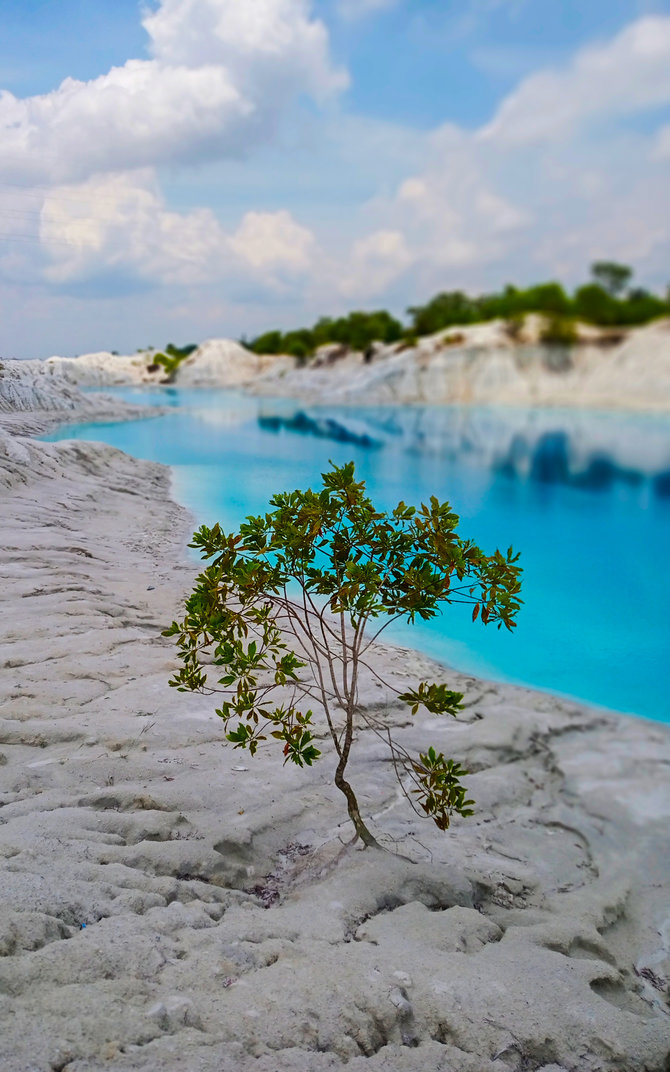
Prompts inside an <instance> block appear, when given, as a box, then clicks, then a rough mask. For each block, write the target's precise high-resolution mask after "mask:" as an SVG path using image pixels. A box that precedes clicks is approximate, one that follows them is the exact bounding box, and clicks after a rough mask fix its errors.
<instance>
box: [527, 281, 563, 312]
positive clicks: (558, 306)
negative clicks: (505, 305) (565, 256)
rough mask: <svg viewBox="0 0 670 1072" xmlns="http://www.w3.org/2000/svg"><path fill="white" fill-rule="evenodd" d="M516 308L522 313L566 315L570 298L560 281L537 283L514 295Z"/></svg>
mask: <svg viewBox="0 0 670 1072" xmlns="http://www.w3.org/2000/svg"><path fill="white" fill-rule="evenodd" d="M516 303H517V308H519V310H520V311H522V312H524V313H551V314H553V315H554V316H566V315H567V314H568V313H569V312H570V304H571V303H570V299H569V297H568V295H567V294H566V293H565V291H564V289H563V287H562V286H561V284H560V283H554V282H550V283H539V284H538V285H537V286H534V287H529V289H528V290H522V291H520V292H519V293H518V294H517V295H516Z"/></svg>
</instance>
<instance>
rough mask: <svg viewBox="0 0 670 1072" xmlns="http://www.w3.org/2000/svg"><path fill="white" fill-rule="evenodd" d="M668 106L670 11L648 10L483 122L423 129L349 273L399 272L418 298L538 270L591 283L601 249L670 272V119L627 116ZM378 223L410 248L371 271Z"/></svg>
mask: <svg viewBox="0 0 670 1072" xmlns="http://www.w3.org/2000/svg"><path fill="white" fill-rule="evenodd" d="M668 104H670V18H669V17H655V18H651V17H649V18H642V19H639V20H638V21H636V22H635V23H633V24H631V25H630V26H628V27H626V28H625V29H624V30H623V31H621V32H620V33H619V34H618V35H617V36H616V37H614V38H613V39H612V40H610V41H608V42H604V43H602V44H600V45H598V46H594V47H591V48H588V49H584V50H582V51H580V52H579V53H578V54H577V55H576V56H575V58H574V59H573V61H572V62H571V63H570V64H568V65H567V66H566V67H565V68H564V69H563V70H560V71H552V70H548V71H541V72H538V73H536V74H534V75H533V76H532V77H530V78H527V79H525V80H524V81H522V82H521V84H520V85H519V86H518V87H517V88H516V89H515V90H514V91H513V92H512V93H511V94H510V95H509V96H508V97H507V99H506V100H504V101H503V102H502V104H501V105H500V107H499V108H498V110H497V112H496V114H495V115H494V117H493V119H492V120H491V122H490V123H488V124H487V125H486V126H484V127H483V128H481V129H480V130H476V131H474V132H471V131H467V130H463V129H461V128H459V127H456V126H454V125H451V124H447V125H445V126H443V127H442V128H440V129H439V130H437V131H435V132H433V133H432V134H431V135H428V136H427V138H426V143H425V146H424V153H423V162H422V165H421V166H420V167H418V168H416V170H414V172H413V173H412V174H409V175H408V176H407V177H406V178H405V179H404V181H402V182H401V183H400V184H399V185H398V187H397V189H396V191H395V193H394V194H393V195H392V196H391V197H388V198H380V199H377V200H376V201H375V202H374V204H373V206H372V209H371V210H372V211H373V213H374V215H375V224H376V227H375V229H374V230H373V231H372V232H371V234H370V236H369V238H368V239H360V238H357V239H356V240H355V241H354V242H353V243H352V246H351V250H350V254H349V260H348V269H347V276H346V278H348V279H350V280H356V279H359V280H360V281H361V286H363V285H364V283H365V281H367V292H368V293H372V292H374V293H375V294H377V295H378V296H381V295H382V294H383V293H384V291H385V289H387V287H388V286H389V285H390V284H392V283H393V282H394V281H397V280H399V279H402V278H404V284H403V285H404V286H405V287H406V288H407V289H408V291H409V290H412V291H413V292H414V293H416V294H418V295H421V294H424V295H425V294H426V293H430V291H431V290H434V289H437V288H443V287H449V286H455V287H462V286H466V285H470V286H474V287H477V286H486V285H487V281H488V280H490V281H491V282H492V283H493V285H500V283H501V282H502V281H503V280H504V279H509V278H516V279H519V280H521V281H523V280H524V279H526V280H529V279H530V278H533V277H535V278H537V275H538V273H542V274H545V273H546V274H547V275H550V274H556V275H558V276H559V277H562V278H564V279H567V280H568V281H569V280H575V279H578V278H582V279H583V278H584V272H585V270H586V269H587V266H588V264H589V263H590V262H591V261H592V260H594V259H597V258H599V257H603V256H607V257H614V258H620V259H623V260H630V261H632V262H633V263H634V264H638V265H642V266H644V267H646V269H647V271H648V272H649V273H650V274H653V273H659V274H660V272H661V271H667V267H663V265H664V258H665V261H667V248H668V242H670V211H668V209H667V208H666V204H667V200H668V199H667V187H668V181H669V180H670V170H669V165H668V161H670V127H669V126H667V125H666V126H662V127H661V128H660V129H659V130H658V131H652V132H651V133H646V132H644V131H639V130H636V129H635V128H634V127H631V126H630V125H629V124H628V123H627V122H626V120H627V119H628V117H630V116H632V115H634V114H638V113H644V112H648V111H650V110H653V109H655V108H657V107H659V106H664V105H665V106H667V105H668ZM664 190H665V191H666V193H665V194H664V193H663V191H664ZM368 211H370V209H369V210H368ZM379 233H387V234H390V233H392V234H394V235H395V236H396V237H395V241H396V243H397V248H398V249H401V248H402V250H403V256H402V257H394V256H393V254H392V251H391V250H389V254H388V256H387V258H386V261H385V264H386V271H385V272H382V271H374V270H371V271H370V272H369V273H366V272H365V271H364V270H363V271H361V264H364V263H365V260H366V251H367V249H368V246H367V244H366V243H368V242H369V243H370V249H371V250H373V249H374V248H375V243H376V241H377V239H376V235H378V234H379ZM408 268H409V271H408ZM345 285H347V286H348V285H349V284H345Z"/></svg>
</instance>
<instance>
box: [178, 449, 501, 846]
mask: <svg viewBox="0 0 670 1072" xmlns="http://www.w3.org/2000/svg"><path fill="white" fill-rule="evenodd" d="M270 507H271V509H270V511H269V512H268V513H265V514H264V515H263V516H260V517H249V518H247V520H246V522H245V523H244V524H243V525H241V526H240V530H239V532H236V533H231V534H226V533H224V532H222V531H221V529H220V527H219V526H218V525H215V526H214V528H208V527H207V526H203V527H202V528H201V529H200V530H199V531H198V532H197V533H196V534H195V536H194V538H193V543H192V544H191V546H192V547H195V548H198V549H199V550H200V552H201V554H202V556H203V558H204V559H207V560H210V565H208V566H207V567H206V568H205V570H204V571H203V573H201V574H200V576H199V577H198V578H197V580H196V583H195V588H194V590H193V592H192V594H191V595H190V596H189V598H188V600H187V602H186V615H185V617H184V619H183V621H181V622H173V623H172V625H171V627H170V628H169V629H167V630H166V631H165V634H164V635H165V636H171V637H174V638H175V639H176V643H177V646H178V649H179V657H180V660H181V663H182V666H181V669H180V670H179V671H178V672H177V673H176V674H175V676H174V678H173V679H172V681H171V682H170V684H171V685H172V686H173V687H175V688H177V689H179V690H180V691H182V692H186V691H196V692H201V693H207V694H215V693H222V694H223V695H224V697H225V698H224V700H223V702H222V703H221V706H220V708H219V709H218V710H217V712H216V713H217V715H218V716H219V717H220V718H221V720H222V721H223V724H224V727H225V729H226V731H227V733H226V736H227V739H228V740H229V741H230V742H232V743H233V744H234V745H235V747H236V748H243V749H248V750H249V752H250V753H251V755H252V756H253V755H254V754H255V752H256V750H257V748H258V746H259V745H260V744H261V743H262V742H265V741H266V739H267V738H268V737H271V738H274V739H275V740H277V741H278V742H279V744H280V745H281V748H282V752H283V757H284V762H285V763H286V762H288V761H291V762H292V763H295V764H297V766H299V767H302V766H304V765H307V766H311V765H312V763H313V762H314V761H315V760H317V759H318V758H319V756H320V754H321V753H320V752H319V750H318V748H317V747H316V744H315V737H314V734H313V732H312V725H313V720H314V717H315V716H314V713H313V711H312V709H311V707H310V706H307V707H306V709H305V705H309V704H311V703H313V702H314V701H316V703H317V704H318V705H319V708H320V712H319V715H318V717H319V718H323V720H324V728H326V730H327V733H328V734H329V735H330V739H331V741H332V744H333V748H334V751H335V755H336V757H337V764H336V769H335V775H334V781H335V785H336V786H337V788H338V789H340V791H341V792H342V793H343V794H344V796H345V798H346V801H347V809H348V813H349V817H350V819H351V821H352V823H353V825H354V829H355V831H356V835H357V837H359V838H360V839H361V840H362V842H363V844H364V845H367V846H370V845H376V844H377V841H376V839H375V838H374V836H373V834H372V833H371V832H370V830H369V829H368V827H367V825H366V823H365V821H364V819H363V817H362V816H361V812H360V808H359V804H358V800H357V798H356V795H355V792H354V789H353V788H352V786H351V784H350V782H349V781H348V780H347V778H346V777H345V774H346V768H347V764H348V762H349V758H350V754H351V750H352V747H354V745H355V737H356V731H357V729H359V728H363V727H367V728H369V729H370V730H371V731H372V732H374V733H375V734H377V736H378V737H379V738H380V740H382V741H383V742H384V743H385V744H386V745H387V746H388V748H389V751H390V758H391V761H392V763H393V767H394V770H395V772H396V775H397V776H398V779H399V782H400V785H401V787H402V789H403V791H404V792H405V795H406V797H407V799H408V800H409V801H410V803H412V805H413V807H414V808H415V810H418V813H419V814H421V813H423V814H424V815H426V816H430V817H431V818H432V819H433V820H434V822H435V823H436V824H437V826H438V827H439V828H440V829H441V830H446V829H447V827H448V826H449V823H450V820H451V817H452V815H453V814H455V813H456V814H459V815H464V816H467V815H470V814H472V812H471V805H472V803H473V801H471V800H469V799H468V798H467V796H466V789H465V787H464V786H463V785H462V783H461V777H462V776H463V775H464V774H465V773H466V772H465V771H463V770H462V769H461V767H460V766H459V765H458V764H457V763H455V762H454V761H453V760H451V759H445V757H444V755H443V753H441V752H437V751H436V750H435V749H434V748H432V747H431V748H428V749H427V750H426V751H425V752H422V753H420V754H419V755H418V756H412V755H410V753H409V752H408V751H407V750H406V749H405V748H404V747H403V746H402V745H401V744H399V743H397V742H396V741H395V740H394V738H393V736H392V733H391V730H390V728H389V726H388V724H387V722H386V720H385V719H384V715H383V714H379V713H378V712H376V711H372V710H370V709H368V708H366V707H365V706H363V705H362V704H361V703H360V700H359V683H360V680H361V678H362V677H363V675H368V676H370V677H371V678H372V679H376V680H381V679H380V678H379V672H378V669H377V668H376V667H375V666H374V665H373V662H371V661H370V659H371V656H370V647H371V645H372V644H373V643H374V641H375V640H376V639H377V638H378V637H379V635H380V634H381V633H382V632H383V630H384V629H385V628H386V627H387V626H388V625H389V624H390V623H391V622H393V621H396V620H397V619H400V618H404V619H406V620H407V621H408V622H409V623H414V622H415V621H416V620H417V619H430V618H433V617H435V615H436V614H437V613H438V612H439V610H440V609H441V607H443V606H444V605H446V604H449V603H470V604H471V605H472V607H473V611H472V619H473V621H474V620H475V619H476V618H477V617H480V618H481V620H482V622H484V623H485V624H487V623H488V624H490V623H494V622H495V623H497V625H498V628H500V627H501V626H503V625H504V626H505V627H506V628H507V629H510V630H511V629H512V628H513V627H514V625H515V617H516V614H517V611H518V610H519V606H520V599H519V590H520V582H519V575H520V572H521V571H520V567H519V566H518V565H517V560H518V555H514V554H513V552H512V549H511V548H510V549H509V551H508V552H507V553H506V554H502V553H501V552H500V551H495V552H494V553H493V554H492V555H490V556H489V555H485V554H484V552H483V551H481V550H480V549H479V547H477V546H476V545H475V544H474V543H472V541H470V540H464V539H462V538H461V537H460V536H458V535H457V532H456V527H457V525H458V517H457V515H456V514H454V513H453V512H452V511H451V508H450V506H449V504H448V503H440V502H438V500H437V499H436V498H434V497H433V498H431V500H430V504H429V505H424V506H421V507H420V508H419V509H418V510H416V509H415V508H414V507H409V506H406V505H405V503H403V502H401V503H398V505H397V507H396V508H395V509H394V510H393V511H392V512H390V513H386V512H384V511H381V510H378V509H376V507H375V506H373V504H372V502H371V500H370V499H369V498H368V496H367V495H366V493H365V484H364V483H362V482H357V481H356V479H355V474H354V464H353V462H350V463H348V464H347V465H343V466H341V467H337V466H336V467H334V468H333V469H332V470H331V471H330V472H328V473H324V474H323V485H322V487H320V488H317V490H316V491H312V490H308V491H292V492H282V493H281V494H278V495H275V496H274V498H273V499H272V500H271V501H270ZM378 620H381V621H382V624H381V625H380V626H377V621H378ZM373 622H374V623H375V626H374V627H373ZM370 631H372V636H369V635H368V633H369V632H370ZM211 678H214V683H211ZM385 684H386V685H387V686H388V688H389V690H390V691H393V692H395V693H396V695H397V698H398V699H400V700H401V701H402V702H403V703H405V704H407V705H408V706H409V707H410V709H411V711H412V714H416V712H417V711H418V709H419V707H423V708H425V709H426V710H427V711H429V712H431V713H432V714H434V715H440V714H451V715H455V714H456V713H457V712H458V711H459V709H460V707H461V701H462V699H463V696H462V694H461V693H459V692H454V691H451V690H450V689H449V688H448V687H447V685H446V684H435V683H430V682H425V681H423V682H420V683H418V685H417V687H416V688H410V689H408V690H407V691H406V692H402V693H400V692H399V690H397V689H394V688H392V686H391V685H390V684H389V683H388V682H385ZM277 693H278V694H279V695H277Z"/></svg>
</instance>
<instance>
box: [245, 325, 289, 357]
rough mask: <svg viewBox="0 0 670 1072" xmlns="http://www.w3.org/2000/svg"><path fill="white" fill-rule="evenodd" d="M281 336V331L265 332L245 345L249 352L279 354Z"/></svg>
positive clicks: (280, 350) (281, 341)
mask: <svg viewBox="0 0 670 1072" xmlns="http://www.w3.org/2000/svg"><path fill="white" fill-rule="evenodd" d="M282 343H283V336H282V333H281V331H266V332H265V334H264V335H259V336H258V338H257V339H254V340H253V342H250V343H247V346H248V347H249V349H250V350H253V351H254V353H257V354H281V353H282Z"/></svg>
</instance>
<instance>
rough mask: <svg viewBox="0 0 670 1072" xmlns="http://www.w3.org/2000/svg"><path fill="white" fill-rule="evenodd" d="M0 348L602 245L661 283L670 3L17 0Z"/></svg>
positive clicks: (286, 320) (69, 342)
mask: <svg viewBox="0 0 670 1072" xmlns="http://www.w3.org/2000/svg"><path fill="white" fill-rule="evenodd" d="M0 31H1V32H0V137H1V138H2V141H1V142H0V144H2V145H3V151H2V153H0V355H2V356H20V357H28V356H47V355H49V354H51V353H56V352H60V353H80V352H84V351H86V350H91V349H103V348H113V349H117V350H134V349H135V348H136V347H137V346H141V345H146V344H148V343H155V344H157V345H158V344H163V343H164V342H166V341H167V340H168V339H173V340H174V341H181V342H188V341H198V340H200V339H203V338H205V337H211V336H214V335H234V336H238V335H241V334H247V335H251V334H254V333H255V332H258V331H261V330H264V329H265V328H268V327H273V326H283V327H288V326H290V325H295V324H299V323H304V322H307V321H312V320H313V319H315V318H316V317H317V316H319V315H321V314H324V313H337V312H340V311H344V310H346V309H350V308H353V307H366V308H373V307H380V306H388V307H391V308H393V309H394V311H396V312H402V310H403V309H404V308H405V307H406V306H407V305H409V304H411V303H412V302H416V301H420V300H424V299H426V298H428V297H429V296H430V295H431V294H432V293H435V292H436V291H437V290H439V289H445V288H450V287H466V288H471V289H473V290H484V289H487V288H493V287H497V286H500V285H502V284H504V283H505V282H506V281H508V280H514V281H518V282H520V283H524V282H529V281H531V280H538V279H544V278H552V277H558V278H561V279H562V280H563V281H564V282H565V283H566V284H568V285H572V284H574V283H577V282H578V281H580V280H581V279H583V278H584V277H585V275H586V273H587V271H588V264H589V263H590V262H591V261H592V260H593V259H596V258H600V257H616V258H619V259H623V260H625V261H626V262H628V263H631V264H633V265H634V266H635V269H636V272H637V276H638V279H639V281H640V282H641V283H644V284H646V285H649V286H653V287H656V288H663V287H665V285H666V284H667V283H668V282H669V281H670V255H669V254H670V211H669V209H668V207H667V206H668V203H669V202H670V197H668V191H669V182H668V180H669V179H670V3H665V2H654V0H608V2H607V3H606V2H604V0H589V3H588V4H585V3H584V2H583V0H581V2H577V0H460V2H459V3H449V2H445V0H154V2H153V3H152V4H150V5H140V4H138V3H137V2H136V0H114V2H112V0H96V3H95V4H94V5H93V4H91V3H90V0H21V2H18V0H5V2H4V3H3V5H2V12H1V13H0Z"/></svg>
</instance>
